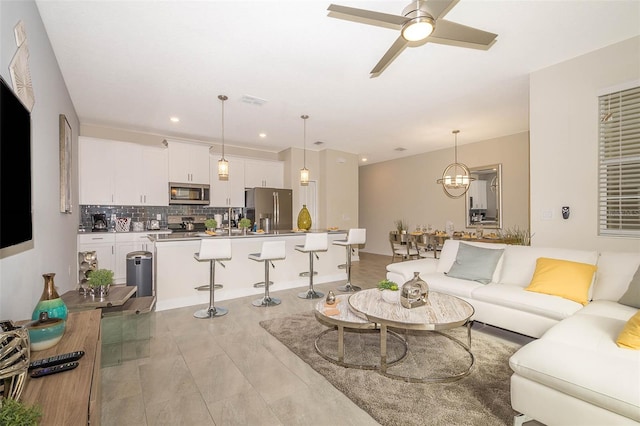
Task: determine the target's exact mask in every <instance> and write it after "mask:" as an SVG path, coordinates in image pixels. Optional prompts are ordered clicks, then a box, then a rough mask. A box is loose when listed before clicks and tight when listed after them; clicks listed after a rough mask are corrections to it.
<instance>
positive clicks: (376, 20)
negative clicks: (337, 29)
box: [327, 4, 408, 30]
mask: <svg viewBox="0 0 640 426" xmlns="http://www.w3.org/2000/svg"><path fill="white" fill-rule="evenodd" d="M327 10H328V11H329V13H328V14H327V16H330V17H332V18H338V19H346V20H347V21H352V22H359V23H361V24H368V25H377V26H381V27H385V28H391V29H394V30H397V29H400V27H402V24H404V23H405V22H406V21H408V19H407V18H405V17H404V16H399V15H391V14H388V13H381V12H374V11H371V10H364V9H356V8H355V7H347V6H340V5H337V4H330V5H329V7H328V8H327Z"/></svg>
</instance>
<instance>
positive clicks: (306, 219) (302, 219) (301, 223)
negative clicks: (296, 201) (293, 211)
mask: <svg viewBox="0 0 640 426" xmlns="http://www.w3.org/2000/svg"><path fill="white" fill-rule="evenodd" d="M298 229H304V230H305V231H308V230H309V229H311V214H310V213H309V210H307V205H306V204H303V205H302V209H301V210H300V213H298Z"/></svg>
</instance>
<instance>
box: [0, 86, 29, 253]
mask: <svg viewBox="0 0 640 426" xmlns="http://www.w3.org/2000/svg"><path fill="white" fill-rule="evenodd" d="M0 81H1V83H0V86H1V88H0V249H4V248H6V247H11V246H14V245H16V244H20V243H24V242H27V241H31V240H32V239H33V229H32V228H33V226H32V223H33V222H32V215H31V210H32V209H31V113H30V112H29V110H28V109H27V108H26V107H25V106H24V105H23V104H22V102H21V101H20V99H19V98H18V97H17V96H16V95H15V93H14V92H13V90H12V89H11V87H9V85H8V84H7V83H6V82H5V81H4V79H3V78H1V77H0Z"/></svg>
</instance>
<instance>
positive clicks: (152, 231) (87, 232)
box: [78, 229, 171, 235]
mask: <svg viewBox="0 0 640 426" xmlns="http://www.w3.org/2000/svg"><path fill="white" fill-rule="evenodd" d="M170 233H171V230H170V229H147V230H145V231H129V232H116V231H115V230H111V231H98V232H93V231H92V230H91V229H87V230H84V231H78V234H79V235H90V234H91V235H93V234H95V235H100V234H170Z"/></svg>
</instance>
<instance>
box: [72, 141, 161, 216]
mask: <svg viewBox="0 0 640 426" xmlns="http://www.w3.org/2000/svg"><path fill="white" fill-rule="evenodd" d="M79 152H80V155H79V165H80V166H79V172H80V173H79V181H80V188H79V192H80V204H100V205H105V204H106V205H114V204H119V205H133V206H139V205H146V206H149V205H151V206H168V205H169V189H168V182H169V176H168V164H167V163H168V160H167V149H166V148H164V147H155V146H146V145H140V144H135V143H129V142H121V141H114V140H107V139H97V138H87V137H80V138H79Z"/></svg>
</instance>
